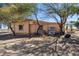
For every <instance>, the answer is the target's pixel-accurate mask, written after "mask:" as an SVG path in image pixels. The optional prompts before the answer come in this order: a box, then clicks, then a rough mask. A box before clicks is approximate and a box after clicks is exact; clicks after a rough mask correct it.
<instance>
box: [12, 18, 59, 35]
mask: <svg viewBox="0 0 79 59" xmlns="http://www.w3.org/2000/svg"><path fill="white" fill-rule="evenodd" d="M39 24H40V25H42V26H43V29H44V30H45V31H46V32H47V31H48V29H49V28H50V27H53V28H54V31H56V32H59V31H60V28H59V26H58V24H57V23H55V22H46V21H39ZM11 26H12V28H13V30H14V31H15V33H23V34H28V33H29V32H30V33H35V32H36V31H37V29H38V24H37V21H35V20H31V19H26V20H21V21H18V20H14V21H12V22H11Z"/></svg>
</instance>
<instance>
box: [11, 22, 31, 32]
mask: <svg viewBox="0 0 79 59" xmlns="http://www.w3.org/2000/svg"><path fill="white" fill-rule="evenodd" d="M11 25H12V28H13V30H14V31H15V33H29V29H28V28H29V22H28V21H27V22H17V23H12V24H11ZM19 25H23V30H19Z"/></svg>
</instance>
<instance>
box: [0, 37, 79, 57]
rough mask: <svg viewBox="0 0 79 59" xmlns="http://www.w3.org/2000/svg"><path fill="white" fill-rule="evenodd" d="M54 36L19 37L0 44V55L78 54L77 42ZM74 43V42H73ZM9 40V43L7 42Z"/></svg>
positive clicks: (78, 45)
mask: <svg viewBox="0 0 79 59" xmlns="http://www.w3.org/2000/svg"><path fill="white" fill-rule="evenodd" d="M61 39H62V38H58V42H55V41H56V40H57V38H55V37H43V38H42V37H40V38H31V39H27V38H21V39H16V40H14V39H13V40H6V41H3V42H1V43H0V44H3V45H0V55H1V56H79V43H76V41H74V40H73V39H71V40H72V41H67V42H64V41H63V40H61ZM73 41H74V42H75V43H74V42H73ZM8 42H9V43H8Z"/></svg>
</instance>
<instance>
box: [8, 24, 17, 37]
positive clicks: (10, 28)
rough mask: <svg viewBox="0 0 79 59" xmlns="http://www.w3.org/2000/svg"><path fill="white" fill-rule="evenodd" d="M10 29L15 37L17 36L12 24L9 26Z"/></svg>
mask: <svg viewBox="0 0 79 59" xmlns="http://www.w3.org/2000/svg"><path fill="white" fill-rule="evenodd" d="M9 28H10V30H11V31H12V33H13V35H14V36H15V35H16V34H15V31H14V30H13V29H12V27H11V24H9Z"/></svg>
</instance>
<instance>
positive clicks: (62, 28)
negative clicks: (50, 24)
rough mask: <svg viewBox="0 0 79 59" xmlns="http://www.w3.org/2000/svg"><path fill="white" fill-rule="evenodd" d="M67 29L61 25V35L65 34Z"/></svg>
mask: <svg viewBox="0 0 79 59" xmlns="http://www.w3.org/2000/svg"><path fill="white" fill-rule="evenodd" d="M64 33H65V30H64V26H63V25H62V26H60V35H64Z"/></svg>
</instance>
